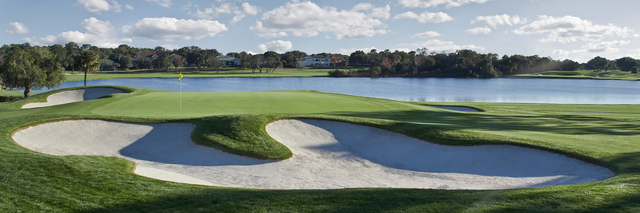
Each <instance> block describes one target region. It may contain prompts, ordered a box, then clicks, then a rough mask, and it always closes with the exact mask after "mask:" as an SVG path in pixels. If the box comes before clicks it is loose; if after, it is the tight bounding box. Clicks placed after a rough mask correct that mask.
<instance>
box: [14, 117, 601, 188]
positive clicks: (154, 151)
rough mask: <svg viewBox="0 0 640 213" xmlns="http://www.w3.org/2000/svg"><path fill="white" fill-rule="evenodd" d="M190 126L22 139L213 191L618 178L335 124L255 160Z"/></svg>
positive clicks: (281, 129) (571, 162)
mask: <svg viewBox="0 0 640 213" xmlns="http://www.w3.org/2000/svg"><path fill="white" fill-rule="evenodd" d="M193 129H194V125H192V124H182V123H170V124H131V123H122V122H111V121H101V120H75V121H60V122H54V123H46V124H41V125H37V126H33V127H30V128H27V129H23V130H20V131H18V132H16V134H15V135H14V136H13V139H14V140H15V141H16V142H17V143H18V144H20V145H22V146H24V147H25V148H27V149H30V150H33V151H37V152H42V153H46V154H52V155H101V156H115V157H121V158H125V159H129V160H132V161H134V162H135V163H136V165H137V167H136V170H135V173H137V174H140V175H142V176H147V177H151V178H156V179H161V180H167V181H174V182H183V183H192V184H203V185H215V186H230V187H246V188H266V189H333V188H360V187H393V188H437V189H506V188H520V187H540V186H549V185H564V184H577V183H585V182H592V181H599V180H604V179H607V178H610V177H613V176H614V174H613V173H612V172H611V171H610V170H609V169H606V168H603V167H601V166H597V165H593V164H590V163H585V162H583V161H579V160H576V159H573V158H569V157H566V156H563V155H559V154H554V153H550V152H545V151H540V150H536V149H529V148H522V147H516V146H497V145H487V146H473V147H452V146H441V145H435V144H431V143H428V142H425V141H421V140H417V139H413V138H410V137H407V136H404V135H400V134H396V133H391V132H388V131H384V130H380V129H376V128H371V127H366V126H360V125H354V124H348V123H341V122H331V121H318V120H281V121H276V122H274V123H271V124H269V125H267V127H266V129H267V132H268V133H269V135H271V136H272V137H273V138H274V139H276V140H278V141H280V142H281V143H283V144H284V145H286V146H287V147H289V148H290V149H291V151H292V152H293V153H294V156H293V157H292V158H290V159H287V160H281V161H273V160H257V159H252V158H247V157H242V156H236V155H231V154H227V153H224V152H221V151H219V150H217V149H213V148H209V147H204V146H199V145H196V144H195V143H193V142H192V141H191V140H190V135H191V131H192V130H193Z"/></svg>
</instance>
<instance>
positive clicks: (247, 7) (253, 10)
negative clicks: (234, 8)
mask: <svg viewBox="0 0 640 213" xmlns="http://www.w3.org/2000/svg"><path fill="white" fill-rule="evenodd" d="M242 12H244V13H245V14H249V15H254V16H255V15H258V7H256V6H254V5H251V4H249V2H244V3H242Z"/></svg>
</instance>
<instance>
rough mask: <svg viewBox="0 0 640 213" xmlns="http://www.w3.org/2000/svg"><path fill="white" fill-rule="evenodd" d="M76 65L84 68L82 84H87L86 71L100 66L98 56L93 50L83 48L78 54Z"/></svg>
mask: <svg viewBox="0 0 640 213" xmlns="http://www.w3.org/2000/svg"><path fill="white" fill-rule="evenodd" d="M77 66H78V67H79V68H80V69H81V70H84V86H87V73H88V72H89V71H95V70H97V69H98V68H99V67H100V56H98V54H97V53H95V52H93V51H90V50H84V51H82V54H81V55H80V58H79V60H78V64H77Z"/></svg>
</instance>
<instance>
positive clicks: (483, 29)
mask: <svg viewBox="0 0 640 213" xmlns="http://www.w3.org/2000/svg"><path fill="white" fill-rule="evenodd" d="M490 32H491V28H488V27H476V28H471V29H468V30H467V33H470V34H474V35H478V34H489V33H490Z"/></svg>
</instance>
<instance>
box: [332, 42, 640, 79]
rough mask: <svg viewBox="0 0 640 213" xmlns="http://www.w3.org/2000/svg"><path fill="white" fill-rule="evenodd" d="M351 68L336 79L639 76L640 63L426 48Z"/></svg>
mask: <svg viewBox="0 0 640 213" xmlns="http://www.w3.org/2000/svg"><path fill="white" fill-rule="evenodd" d="M349 64H350V65H352V66H356V67H359V68H360V69H357V70H355V71H340V70H335V71H332V72H330V73H329V74H330V75H331V76H334V77H346V76H353V77H450V78H499V77H504V76H511V75H515V74H527V73H537V72H544V71H550V70H561V71H576V70H594V71H600V70H604V71H607V70H622V71H631V72H632V73H637V72H638V69H639V68H640V60H638V59H634V58H631V57H623V58H619V59H616V60H609V59H606V58H603V57H600V56H598V57H595V58H593V59H591V60H589V61H588V62H587V63H582V64H581V63H578V62H576V61H572V60H569V59H566V60H562V61H561V60H554V59H552V58H550V57H540V56H538V55H534V56H523V55H517V54H516V55H511V56H508V55H503V56H502V57H498V55H497V54H494V53H488V54H481V53H478V52H475V51H473V50H458V51H455V52H451V53H445V52H440V53H437V52H428V49H426V48H420V49H417V50H416V51H411V52H404V51H394V52H391V51H389V50H384V51H382V52H378V51H377V50H375V49H374V50H371V51H370V52H369V53H365V52H364V51H355V52H353V53H352V54H351V55H350V56H349Z"/></svg>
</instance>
